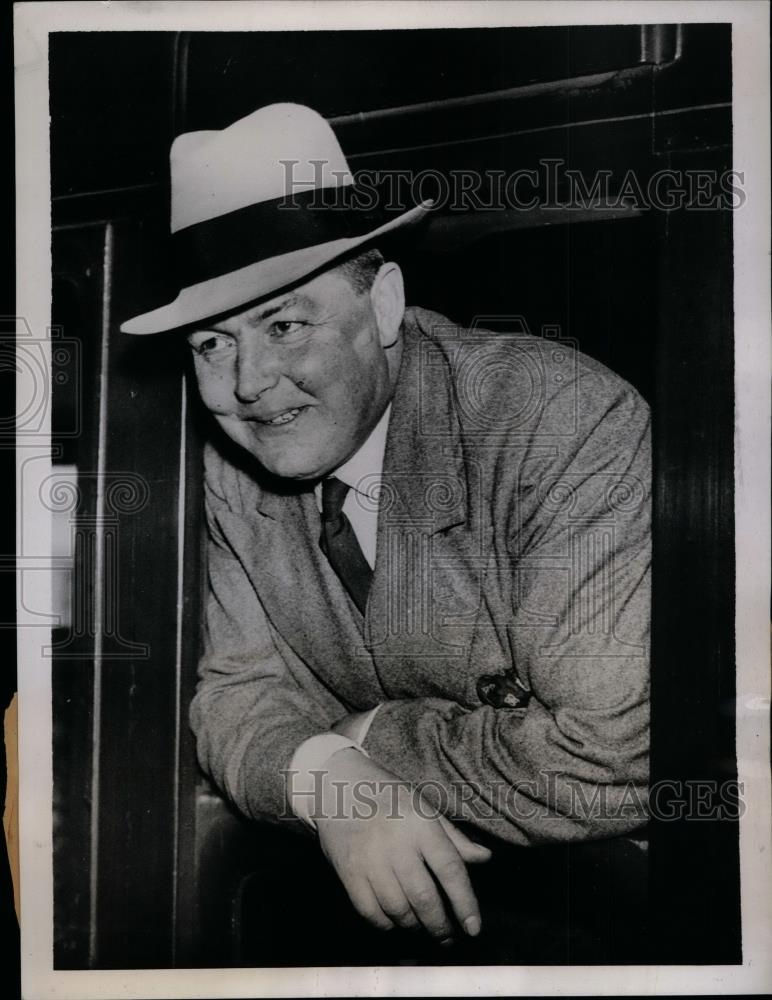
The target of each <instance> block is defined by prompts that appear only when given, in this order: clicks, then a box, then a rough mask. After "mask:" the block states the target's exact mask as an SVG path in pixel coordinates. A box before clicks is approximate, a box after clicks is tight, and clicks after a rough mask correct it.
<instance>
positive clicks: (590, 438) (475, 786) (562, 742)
mask: <svg viewBox="0 0 772 1000" xmlns="http://www.w3.org/2000/svg"><path fill="white" fill-rule="evenodd" d="M586 402H587V408H588V409H590V410H592V409H594V413H593V414H591V415H590V416H589V417H588V424H586V425H585V427H584V428H582V429H581V430H582V433H581V434H579V435H577V438H576V440H577V441H579V442H580V444H579V445H578V447H574V448H573V449H569V452H570V453H569V454H568V456H567V457H566V458H564V459H563V460H560V461H558V462H554V461H553V462H552V463H549V462H544V463H542V464H541V465H539V460H538V459H534V462H533V465H532V466H531V471H532V473H533V474H532V475H530V476H527V475H526V476H525V477H524V478H523V477H521V481H520V487H519V492H517V493H516V494H515V495H514V496H513V497H512V498H511V503H512V504H516V505H518V506H519V507H520V508H521V510H522V511H523V512H524V513H523V517H522V519H521V520H520V522H519V526H518V530H517V532H513V537H511V539H510V548H509V552H508V554H507V556H506V558H507V560H508V562H507V573H511V574H512V576H513V578H514V585H513V593H514V594H515V595H516V596H515V598H514V599H513V602H512V604H513V606H512V609H511V620H510V622H509V624H508V627H507V635H508V642H509V648H510V651H511V660H512V664H513V666H514V667H515V668H516V671H517V675H518V677H519V678H520V679H521V680H522V682H523V683H524V684H525V686H526V687H527V688H528V690H529V691H530V700H529V701H528V702H527V705H526V706H525V707H524V708H493V707H491V706H489V705H480V707H474V706H469V705H466V706H462V705H459V704H458V703H456V702H454V701H450V700H444V699H442V698H434V697H432V698H417V699H414V700H410V699H405V700H399V701H391V702H386V703H384V704H383V705H382V706H381V708H380V709H379V711H378V713H377V714H376V716H375V717H374V719H373V721H372V724H371V726H370V729H369V731H368V734H367V737H366V739H365V743H364V746H365V748H366V749H367V751H368V752H369V753H370V755H371V757H373V758H374V759H376V760H378V761H379V762H380V763H381V764H383V765H384V766H386V767H388V768H390V769H391V770H393V771H395V772H396V773H398V774H399V775H400V777H402V778H404V779H407V780H409V781H412V782H414V783H416V784H418V785H419V786H420V787H421V788H422V790H423V792H424V795H425V796H426V797H427V799H428V800H429V801H430V802H431V803H432V804H433V805H434V806H435V807H436V808H438V809H439V810H441V811H443V812H444V813H445V814H446V815H448V816H449V817H450V818H455V819H457V820H464V821H467V822H469V823H471V824H473V825H475V826H476V827H478V828H482V829H485V830H487V831H488V832H489V833H491V834H492V835H494V836H495V837H498V838H502V839H505V840H508V841H510V842H513V843H519V844H529V843H539V842H549V841H569V840H580V839H591V838H599V837H605V836H615V835H618V834H619V835H621V834H625V833H628V832H630V831H632V830H634V829H636V828H638V827H640V826H642V825H643V824H644V823H645V822H646V806H645V804H646V797H647V783H648V748H649V707H648V706H649V703H648V694H649V669H648V668H649V617H650V479H651V459H650V435H649V418H648V408H647V406H646V404H645V402H644V401H643V400H642V399H641V398H640V396H638V395H637V393H635V392H634V390H632V389H630V387H625V391H623V392H622V393H617V395H616V398H614V399H613V400H611V401H610V402H608V403H607V404H605V406H604V407H603V408H602V409H601V410H599V407H598V403H597V400H596V399H594V397H592V396H591V397H590V398H589V399H588V400H587V401H586ZM555 405H556V406H558V405H559V402H558V403H556V404H555ZM557 417H558V418H560V414H557ZM498 569H499V571H500V569H501V567H500V566H499V567H498ZM484 667H485V665H484V664H475V669H476V670H477V671H479V673H480V674H483V673H486V671H485V669H484Z"/></svg>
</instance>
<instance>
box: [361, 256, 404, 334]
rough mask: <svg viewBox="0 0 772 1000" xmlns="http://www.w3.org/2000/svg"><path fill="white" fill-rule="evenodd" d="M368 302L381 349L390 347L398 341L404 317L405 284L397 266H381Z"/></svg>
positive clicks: (387, 263) (387, 264)
mask: <svg viewBox="0 0 772 1000" xmlns="http://www.w3.org/2000/svg"><path fill="white" fill-rule="evenodd" d="M370 301H371V302H372V306H373V312H374V313H375V319H376V322H377V324H378V332H379V333H380V337H381V344H382V346H383V347H392V346H393V345H394V344H396V342H397V340H398V339H399V331H400V328H401V326H402V317H403V316H404V315H405V282H404V280H403V278H402V271H401V270H400V268H399V265H398V264H395V263H394V262H393V261H387V262H386V263H385V264H381V266H380V269H379V270H378V273H377V274H376V276H375V280H374V281H373V284H372V287H371V289H370Z"/></svg>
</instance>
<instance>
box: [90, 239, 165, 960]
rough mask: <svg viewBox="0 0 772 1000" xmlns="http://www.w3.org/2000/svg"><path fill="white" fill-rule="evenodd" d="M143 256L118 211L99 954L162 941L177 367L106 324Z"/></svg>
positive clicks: (147, 253)
mask: <svg viewBox="0 0 772 1000" xmlns="http://www.w3.org/2000/svg"><path fill="white" fill-rule="evenodd" d="M156 252H157V251H156ZM155 264H156V259H155V252H154V242H153V240H152V229H151V230H148V229H147V227H145V226H143V225H142V224H128V223H126V224H121V225H116V227H115V240H114V252H113V261H112V268H111V274H112V290H111V316H110V322H109V336H110V344H109V349H108V352H107V359H108V360H107V371H106V377H107V392H108V397H109V408H108V418H107V426H106V442H105V455H104V459H103V461H104V470H105V484H106V485H105V488H106V500H105V511H104V527H103V530H104V536H105V542H104V544H105V566H104V576H105V580H109V579H112V581H113V582H114V587H113V589H112V590H110V591H108V592H107V594H106V596H105V604H106V607H105V633H106V634H105V641H104V648H103V656H102V662H101V668H100V670H99V677H98V681H99V706H100V716H101V726H100V728H99V732H98V748H99V782H98V789H97V790H96V791H97V793H98V810H99V824H98V836H99V844H98V847H99V850H98V854H97V858H96V864H97V870H96V883H97V893H98V895H97V907H96V948H95V953H94V956H93V962H94V965H95V966H96V967H98V968H114V967H130V968H136V967H149V968H153V967H165V966H168V965H170V964H171V961H172V955H173V922H172V920H173V900H174V874H175V824H176V819H177V817H176V794H177V749H176V748H177V742H178V739H179V728H178V726H179V720H178V713H177V687H178V672H177V671H178V657H179V651H178V641H179V632H178V587H177V565H178V521H179V511H178V499H179V493H178V487H179V471H180V468H179V465H180V459H179V456H180V442H181V438H182V434H183V426H182V415H181V386H182V367H181V356H180V352H179V342H178V341H176V340H174V339H170V338H164V337H161V338H158V337H148V338H139V337H138V338H131V337H128V336H125V335H123V334H121V333H120V332H119V330H118V325H119V323H120V322H121V321H122V320H123V319H125V318H127V316H129V315H131V314H133V312H134V311H135V303H136V301H137V298H138V296H137V293H136V286H137V284H138V283H143V284H144V283H145V282H152V274H153V269H154V266H155ZM110 616H111V618H112V622H114V626H113V627H112V628H109V629H108V625H109V622H110Z"/></svg>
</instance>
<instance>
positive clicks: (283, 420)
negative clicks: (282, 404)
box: [255, 406, 305, 427]
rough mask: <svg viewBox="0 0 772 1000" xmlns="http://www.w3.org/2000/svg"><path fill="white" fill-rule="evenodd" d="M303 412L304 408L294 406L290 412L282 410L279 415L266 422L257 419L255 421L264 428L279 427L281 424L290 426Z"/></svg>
mask: <svg viewBox="0 0 772 1000" xmlns="http://www.w3.org/2000/svg"><path fill="white" fill-rule="evenodd" d="M303 410H305V406H296V407H295V408H294V409H292V410H282V412H281V413H277V414H276V415H275V416H273V417H270V418H268V419H266V420H260V419H259V418H258V417H256V418H255V420H256V422H257V423H258V424H262V425H263V426H264V427H280V426H282V424H291V423H292V421H293V420H295V419H296V418H297V417H298V415H299V414H300V413H302V411H303Z"/></svg>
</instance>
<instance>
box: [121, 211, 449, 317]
mask: <svg viewBox="0 0 772 1000" xmlns="http://www.w3.org/2000/svg"><path fill="white" fill-rule="evenodd" d="M431 206H432V202H431V201H427V202H423V203H422V204H421V205H417V206H416V207H415V208H411V209H410V210H409V211H408V212H405V213H403V214H402V215H399V216H397V218H395V219H390V220H389V221H388V222H387V223H384V225H382V226H378V227H377V228H376V229H373V230H371V231H370V232H367V233H363V234H362V235H361V236H354V237H349V238H346V239H339V240H332V241H331V242H329V243H321V244H319V245H317V246H313V247H305V248H304V249H302V250H293V251H292V252H291V253H284V254H280V255H279V256H276V257H269V258H268V259H267V260H261V261H258V262H256V263H255V264H249V265H248V266H247V267H242V268H240V269H239V270H237V271H231V272H229V273H228V274H221V275H219V276H218V277H216V278H210V279H209V280H208V281H202V282H200V283H199V284H196V285H191V286H190V287H189V288H183V289H182V291H181V292H180V293H179V295H178V296H177V298H176V299H174V301H173V302H169V303H167V305H164V306H160V307H159V308H158V309H153V310H151V311H150V312H146V313H142V314H141V315H140V316H135V317H134V318H133V319H130V320H127V321H126V322H125V323H122V324H121V332H122V333H131V334H136V335H139V336H144V335H145V334H150V333H167V332H168V331H170V330H176V329H178V328H180V327H185V326H190V325H191V324H192V323H197V322H200V321H201V320H204V319H209V318H211V317H212V316H217V315H219V314H220V313H225V312H228V311H230V310H232V309H235V308H237V307H238V306H241V305H246V303H247V302H252V301H254V300H255V299H261V298H265V297H266V296H268V295H270V294H271V293H272V292H277V291H279V290H280V289H282V288H285V287H286V286H288V285H292V284H295V283H297V282H298V281H300V279H301V278H303V277H305V276H306V275H310V274H313V273H314V272H315V271H318V270H319V269H320V268H322V267H324V265H325V264H329V263H330V262H332V261H333V260H335V259H336V258H337V257H343V256H344V255H346V254H348V253H349V252H350V251H351V250H355V249H356V248H357V247H358V246H360V245H361V244H363V243H368V242H370V241H371V240H373V239H376V238H377V237H379V236H383V235H385V234H387V233H389V232H392V231H393V230H395V229H399V228H401V227H403V226H407V225H410V224H412V223H415V222H418V221H419V220H420V219H422V218H423V217H424V216H425V215H426V213H427V212H428V211H429V209H430V208H431Z"/></svg>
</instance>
